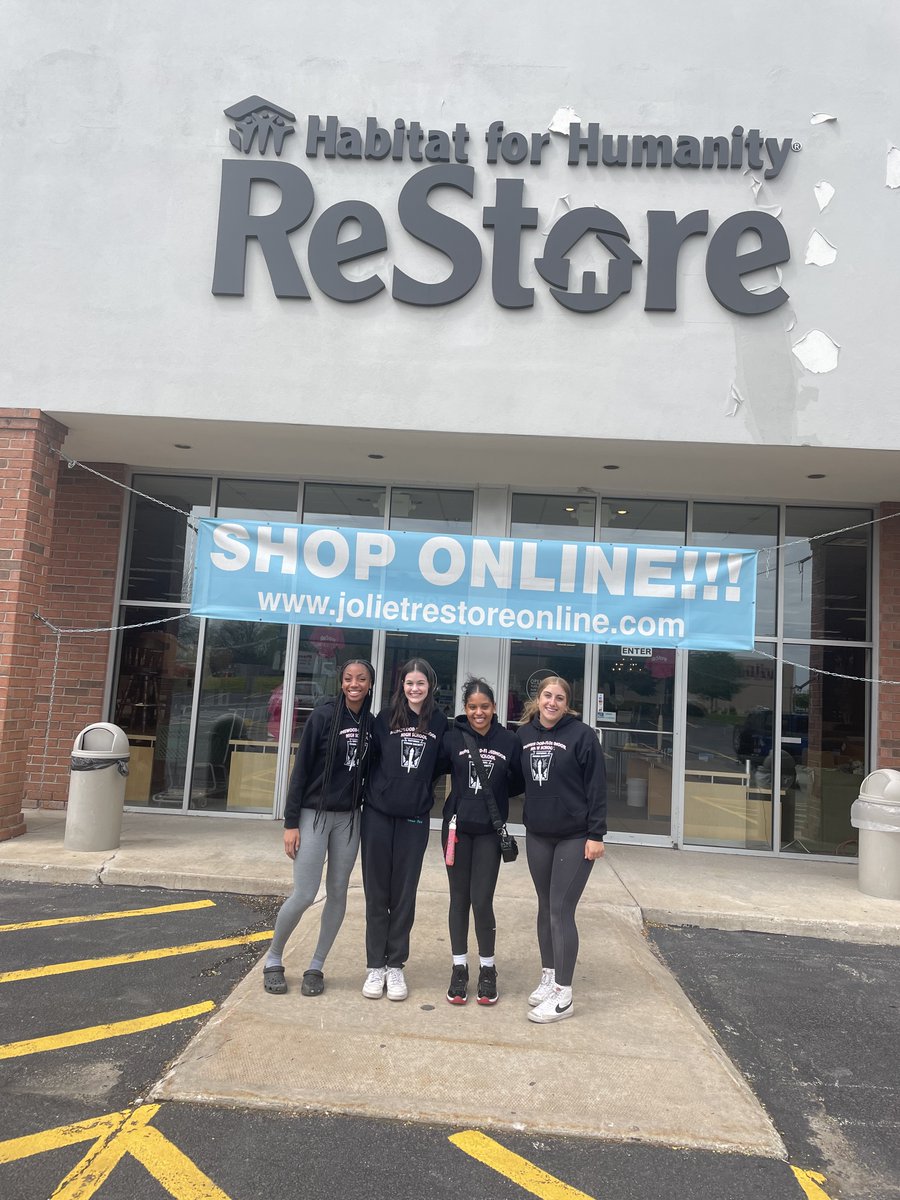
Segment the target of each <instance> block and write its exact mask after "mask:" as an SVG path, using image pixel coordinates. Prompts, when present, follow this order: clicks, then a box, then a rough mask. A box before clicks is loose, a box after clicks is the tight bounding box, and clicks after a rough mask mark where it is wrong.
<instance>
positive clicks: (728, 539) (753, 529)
mask: <svg viewBox="0 0 900 1200" xmlns="http://www.w3.org/2000/svg"><path fill="white" fill-rule="evenodd" d="M777 544H778V509H777V507H776V506H775V505H764V504H701V503H699V502H698V503H696V504H695V505H694V518H693V533H692V535H691V545H693V546H714V547H719V546H721V547H722V548H723V549H731V550H765V549H766V548H767V547H772V546H776V545H777ZM777 585H778V568H777V563H776V554H775V553H771V554H760V555H759V557H758V559H757V574H756V633H757V636H758V637H772V636H774V634H775V632H776V630H775V604H776V598H777V592H778V588H777Z"/></svg>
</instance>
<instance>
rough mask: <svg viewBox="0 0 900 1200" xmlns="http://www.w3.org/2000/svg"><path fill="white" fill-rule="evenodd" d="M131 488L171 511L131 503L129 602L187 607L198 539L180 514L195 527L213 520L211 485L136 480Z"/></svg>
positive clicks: (161, 478) (162, 478)
mask: <svg viewBox="0 0 900 1200" xmlns="http://www.w3.org/2000/svg"><path fill="white" fill-rule="evenodd" d="M132 486H133V487H134V488H135V489H136V490H137V491H140V492H145V493H146V494H147V495H148V496H154V497H156V499H157V500H161V501H162V502H163V504H168V505H171V506H172V507H171V508H163V507H162V505H161V504H156V503H154V501H153V500H145V499H144V498H143V496H133V497H132V506H131V529H130V531H129V546H130V551H131V552H130V555H129V560H128V568H127V570H126V572H125V597H126V599H128V600H157V601H170V602H175V603H178V602H183V603H188V602H189V601H190V598H191V583H192V580H193V572H194V548H195V545H196V541H197V535H196V534H195V533H194V531H193V530H192V529H190V528H189V526H188V523H187V517H184V516H182V515H181V513H182V512H188V513H190V514H191V517H192V519H193V523H194V524H196V522H197V521H198V520H199V519H200V518H201V517H208V516H209V500H210V489H211V487H212V482H211V480H209V479H189V478H186V477H185V476H180V475H174V476H166V475H135V476H134V479H133V480H132ZM173 508H177V509H180V510H181V511H180V512H173V511H172V509H173Z"/></svg>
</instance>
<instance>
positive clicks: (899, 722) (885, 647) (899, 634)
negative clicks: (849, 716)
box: [872, 502, 900, 769]
mask: <svg viewBox="0 0 900 1200" xmlns="http://www.w3.org/2000/svg"><path fill="white" fill-rule="evenodd" d="M890 513H900V503H897V502H890V503H884V504H882V505H881V510H880V512H879V516H882V517H884V516H887V515H888V514H890ZM879 531H880V532H879V537H880V553H879V564H878V566H879V573H878V611H879V625H880V627H879V630H878V645H879V652H880V653H879V660H878V662H877V663H875V664H874V665H875V672H874V673H875V675H876V677H877V678H878V679H900V516H898V517H896V518H895V519H893V520H891V521H882V522H881V525H880V526H879ZM872 766H873V768H876V767H893V768H895V769H897V768H900V687H897V686H894V687H891V686H889V685H888V684H882V686H881V687H880V688H879V691H878V742H877V746H876V747H875V756H874V761H873V763H872Z"/></svg>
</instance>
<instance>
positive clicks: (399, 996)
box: [387, 967, 409, 1000]
mask: <svg viewBox="0 0 900 1200" xmlns="http://www.w3.org/2000/svg"><path fill="white" fill-rule="evenodd" d="M387 994H388V1000H405V999H406V997H407V996H408V995H409V988H408V987H407V986H406V980H405V979H404V978H403V968H402V967H388V969H387Z"/></svg>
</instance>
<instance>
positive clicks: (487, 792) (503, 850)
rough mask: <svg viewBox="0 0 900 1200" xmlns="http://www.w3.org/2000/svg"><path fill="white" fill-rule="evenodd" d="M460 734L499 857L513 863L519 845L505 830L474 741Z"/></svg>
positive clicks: (467, 735)
mask: <svg viewBox="0 0 900 1200" xmlns="http://www.w3.org/2000/svg"><path fill="white" fill-rule="evenodd" d="M460 732H461V733H462V736H463V741H464V742H465V743H466V749H467V750H468V752H469V758H470V759H471V760H472V766H473V767H474V768H475V774H476V776H477V777H478V782H479V783H480V784H481V788H482V791H483V792H484V800H485V803H486V804H487V810H488V815H489V816H490V818H491V824H492V825H493V826H494V829H495V830H496V831H497V837H498V838H499V839H500V857H501V858H502V859H503V861H504V862H515V861H516V859H517V858H518V857H519V843H518V842H517V841H516V839H515V838H514V837H513V835H512V834H511V833H510V832H509V830H508V829H507V828H506V825H505V824H504V822H503V818H502V817H501V816H500V809H499V808H498V807H497V801H496V800H495V799H494V793H493V792H492V791H491V785H490V781H489V779H488V774H487V771H485V769H484V763H483V762H482V761H481V755H480V754H479V753H478V743H477V742H476V741H475V738H474V736H473V735H472V734H471V733H469V732H468V731H467V730H461V731H460Z"/></svg>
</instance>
